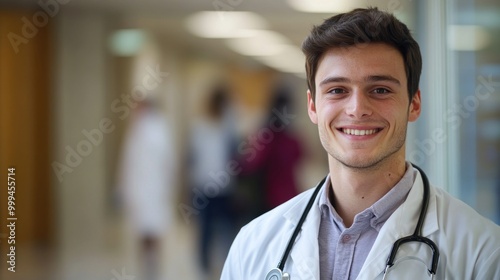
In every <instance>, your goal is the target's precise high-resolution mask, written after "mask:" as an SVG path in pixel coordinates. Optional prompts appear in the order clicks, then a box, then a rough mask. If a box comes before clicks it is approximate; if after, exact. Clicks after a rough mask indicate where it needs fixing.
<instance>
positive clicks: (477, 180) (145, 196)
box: [0, 0, 500, 280]
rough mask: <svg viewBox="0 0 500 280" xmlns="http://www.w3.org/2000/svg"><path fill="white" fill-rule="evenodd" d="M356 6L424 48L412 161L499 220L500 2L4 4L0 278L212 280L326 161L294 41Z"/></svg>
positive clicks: (410, 143)
mask: <svg viewBox="0 0 500 280" xmlns="http://www.w3.org/2000/svg"><path fill="white" fill-rule="evenodd" d="M327 2H332V3H333V4H331V3H330V5H325V4H327ZM367 4H368V5H370V6H376V7H379V9H381V10H384V11H388V12H392V13H394V14H395V16H396V17H397V18H398V19H400V20H401V21H403V22H405V24H407V25H408V27H409V28H410V29H411V31H412V33H413V34H414V36H415V38H416V40H417V41H418V42H419V44H420V45H421V51H422V56H423V59H424V61H423V72H422V76H421V82H420V88H421V92H422V114H421V117H420V118H419V120H418V121H417V122H415V123H411V124H410V125H409V126H408V132H407V141H406V143H407V145H406V155H407V157H408V160H409V161H412V162H413V163H415V164H417V165H419V166H420V167H421V168H423V169H424V170H425V171H426V172H427V174H428V175H429V179H430V180H431V181H432V182H434V183H435V184H436V185H437V186H440V187H442V188H444V189H446V191H448V192H450V193H451V194H452V195H453V196H456V197H458V198H460V199H461V200H463V201H464V202H465V203H467V204H469V205H470V206H472V207H473V208H474V209H475V210H476V211H478V212H479V213H480V214H482V215H484V216H485V217H487V218H489V219H491V220H493V221H494V222H495V223H497V224H498V223H500V51H499V50H500V17H499V16H498V15H499V14H500V3H498V1H496V0H459V1H434V0H424V1H410V0H400V1H394V0H369V1H364V0H342V1H340V0H335V1H323V0H317V1H312V0H311V1H298V0H277V1H249V0H247V1H245V0H213V1H199V0H193V1H182V0H144V1H138V0H107V1H99V0H1V1H0V129H1V130H0V252H1V254H0V279H5V280H18V279H19V280H29V279H37V280H45V279H46V280H84V279H85V280H86V279H92V280H100V279H102V280H133V279H135V280H169V279H190V280H215V279H219V277H220V273H221V269H222V266H223V264H224V260H225V257H226V254H227V252H228V250H229V247H230V245H231V242H232V241H233V239H234V237H235V236H236V234H237V233H238V231H239V229H240V228H241V227H242V226H244V225H245V224H246V223H248V222H249V221H250V220H252V219H253V218H255V217H257V216H258V215H260V214H262V213H264V212H266V211H268V210H270V209H272V208H274V207H276V206H277V205H280V204H281V203H283V202H284V201H287V200H288V199H290V198H291V197H293V196H295V195H296V194H298V193H300V192H302V191H304V190H307V189H309V188H311V187H313V186H314V185H315V184H316V183H317V182H318V181H319V180H320V179H321V178H323V177H324V176H325V174H326V173H327V172H328V170H327V161H328V159H327V157H326V155H325V153H324V150H323V147H322V145H321V142H320V139H319V138H318V128H317V126H315V125H314V124H313V123H312V122H311V121H310V119H309V115H308V111H307V79H306V74H305V67H304V65H305V61H304V55H303V54H302V51H301V44H302V41H303V40H304V38H305V37H306V36H307V34H308V33H309V32H310V30H311V28H312V26H313V25H317V24H320V23H321V22H322V21H323V20H324V19H325V18H327V17H330V16H331V15H333V14H337V13H341V12H344V11H346V10H351V9H353V8H357V7H366V5H367ZM277 261H278V260H277ZM238 280H239V279H238Z"/></svg>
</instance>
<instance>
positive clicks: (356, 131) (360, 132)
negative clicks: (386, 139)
mask: <svg viewBox="0 0 500 280" xmlns="http://www.w3.org/2000/svg"><path fill="white" fill-rule="evenodd" d="M342 131H343V132H344V133H345V134H350V135H360V136H363V135H370V134H373V133H375V132H377V130H376V129H368V130H359V129H350V128H343V129H342Z"/></svg>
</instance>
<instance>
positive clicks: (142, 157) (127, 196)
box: [119, 96, 176, 280]
mask: <svg viewBox="0 0 500 280" xmlns="http://www.w3.org/2000/svg"><path fill="white" fill-rule="evenodd" d="M158 106H159V105H158V101H157V99H156V98H155V97H151V96H148V97H147V98H146V99H144V100H142V101H139V102H137V106H136V107H135V108H134V111H133V115H132V119H131V123H130V126H129V127H128V130H127V132H126V135H125V141H124V146H123V151H122V155H121V166H120V170H119V184H120V191H121V197H122V200H123V204H124V212H125V217H126V220H127V223H128V227H129V228H130V229H131V231H132V232H131V233H132V235H134V236H133V237H134V239H135V240H137V244H135V242H134V245H137V248H138V251H139V254H138V259H139V263H138V265H139V269H140V272H139V273H140V278H141V279H144V280H158V279H161V277H160V274H161V273H160V272H161V271H160V268H161V264H160V262H161V258H162V253H161V252H162V246H163V245H164V244H162V243H163V242H162V240H166V238H165V236H166V234H167V232H168V230H169V227H171V224H172V223H173V222H174V221H173V213H172V212H173V210H172V209H171V208H170V207H171V204H172V201H173V199H172V195H173V193H174V186H173V184H174V181H173V176H174V173H175V171H176V164H175V157H174V143H173V139H174V137H173V135H172V132H171V126H170V125H171V124H170V123H169V122H168V120H167V118H166V117H165V116H164V114H163V113H162V111H161V110H160V109H159V107H158ZM134 247H136V246H134Z"/></svg>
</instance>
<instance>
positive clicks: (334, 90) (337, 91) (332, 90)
mask: <svg viewBox="0 0 500 280" xmlns="http://www.w3.org/2000/svg"><path fill="white" fill-rule="evenodd" d="M328 93H335V94H339V93H345V90H343V89H341V88H334V89H331V90H329V91H328Z"/></svg>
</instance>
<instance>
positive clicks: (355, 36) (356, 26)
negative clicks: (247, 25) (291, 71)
mask: <svg viewBox="0 0 500 280" xmlns="http://www.w3.org/2000/svg"><path fill="white" fill-rule="evenodd" d="M363 43H385V44H388V45H390V46H393V47H395V48H396V49H397V50H399V52H400V53H401V55H402V56H403V61H404V66H405V70H406V78H407V80H408V94H409V97H410V102H411V99H412V98H413V96H414V95H415V93H416V92H417V90H418V83H419V80H420V73H421V71H422V56H421V54H420V48H419V46H418V43H417V42H416V41H415V40H414V39H413V37H412V36H411V34H410V31H409V30H408V27H407V26H406V25H405V24H404V23H402V22H401V21H399V20H398V19H397V18H396V17H394V15H392V14H390V13H387V12H383V11H379V10H378V9H377V8H367V9H355V10H353V11H351V12H348V13H344V14H338V15H335V16H333V17H330V18H329V19H326V20H325V21H324V22H323V24H321V25H318V26H314V27H313V29H312V31H311V33H310V34H309V36H308V37H307V38H306V39H305V41H304V42H303V43H302V51H303V52H304V54H305V56H306V74H307V85H308V87H309V90H310V91H311V94H312V95H313V97H315V95H316V85H315V82H314V80H315V77H316V72H317V70H318V64H319V61H320V60H321V58H322V57H323V55H324V54H325V53H326V52H327V51H328V50H330V49H332V48H338V47H350V46H355V45H357V44H363Z"/></svg>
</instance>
